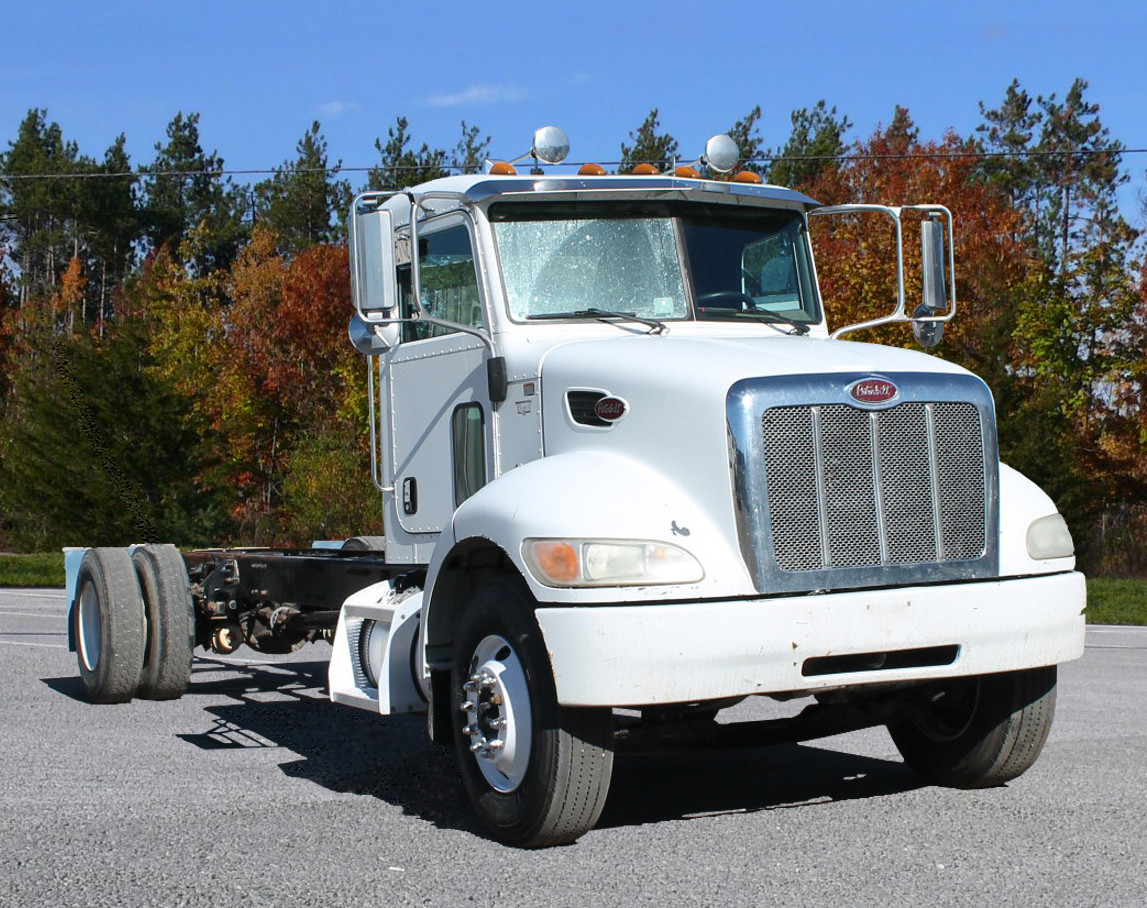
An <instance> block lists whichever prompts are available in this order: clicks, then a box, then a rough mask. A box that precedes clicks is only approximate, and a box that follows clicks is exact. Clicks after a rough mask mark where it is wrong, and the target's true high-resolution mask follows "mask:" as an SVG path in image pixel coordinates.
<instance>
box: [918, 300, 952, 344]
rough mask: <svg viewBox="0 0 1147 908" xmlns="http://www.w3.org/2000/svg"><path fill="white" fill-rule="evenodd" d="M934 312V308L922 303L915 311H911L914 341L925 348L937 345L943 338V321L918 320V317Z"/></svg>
mask: <svg viewBox="0 0 1147 908" xmlns="http://www.w3.org/2000/svg"><path fill="white" fill-rule="evenodd" d="M935 314H936V312H935V310H933V309H930V308H928V306H926V305H925V304H924V303H921V304H920V305H919V306H917V307H916V311H915V312H913V313H912V333H913V334H914V335H916V343H918V344H919V345H920V346H921V347H924V348H925V349H926V350H930V349H931V348H932V347H936V346H938V345H939V343H940V341H941V340H943V339H944V323H943V322H922V321H919V319H922V318H929V317H930V316H933V315H935Z"/></svg>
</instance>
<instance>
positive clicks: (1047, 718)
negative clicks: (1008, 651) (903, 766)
mask: <svg viewBox="0 0 1147 908" xmlns="http://www.w3.org/2000/svg"><path fill="white" fill-rule="evenodd" d="M1055 690H1056V667H1055V666H1054V665H1051V666H1047V667H1044V668H1034V669H1028V670H1025V671H1017V672H1006V673H1003V674H998V675H981V676H979V677H973V678H958V679H954V680H953V681H951V682H948V683H946V684H944V685H943V686H942V687H938V688H933V689H931V698H930V700H929V702H928V703H927V704H926V705H923V706H922V707H920V708H919V709H917V710H916V711H915V712H914V713H912V714H911V715H909V716H908V717H907V718H905V719H902V720H900V721H898V722H895V723H892V724H890V725H889V726H888V731H889V733H890V734H891V735H892V740H893V742H894V743H895V744H896V747H897V749H898V750H899V751H900V754H901V755H902V756H903V757H904V762H905V763H907V764H908V765H909V766H910V767H912V768H913V769H914V770H916V772H918V773H919V774H920V775H922V776H923V777H924V778H925V779H928V780H929V781H930V782H934V783H936V784H938V785H945V786H948V787H952V788H992V787H995V786H997V785H1003V784H1004V783H1005V782H1010V781H1011V780H1012V779H1015V778H1017V777H1018V776H1020V775H1022V774H1023V773H1025V772H1027V770H1028V769H1030V768H1031V766H1032V764H1033V763H1035V761H1036V758H1037V757H1038V756H1039V754H1040V751H1041V750H1042V749H1043V745H1044V742H1045V741H1046V740H1047V736H1048V733H1049V732H1050V731H1051V723H1052V719H1053V717H1054V716H1055Z"/></svg>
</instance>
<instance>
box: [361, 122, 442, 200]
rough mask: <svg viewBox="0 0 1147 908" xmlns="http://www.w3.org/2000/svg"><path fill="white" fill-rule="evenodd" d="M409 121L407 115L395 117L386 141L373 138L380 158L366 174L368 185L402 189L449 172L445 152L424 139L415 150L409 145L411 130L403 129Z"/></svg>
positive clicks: (379, 189)
mask: <svg viewBox="0 0 1147 908" xmlns="http://www.w3.org/2000/svg"><path fill="white" fill-rule="evenodd" d="M409 125H410V124H409V122H408V121H407V119H406V117H398V118H397V120H396V121H395V125H394V127H392V128H390V129H387V131H386V143H385V144H383V142H382V140H381V139H375V140H374V147H375V148H377V149H378V153H379V155H380V157H381V160H380V161H379V164H378V166H377V167H372V168H371V169H370V171H369V173H368V174H367V186H368V187H369V188H370V189H373V190H378V191H381V190H396V189H402V188H404V187H406V186H415V185H417V184H419V183H425V182H427V181H428V180H436V179H438V178H439V177H444V176H447V175H449V171H448V170H447V169H446V165H447V156H446V152H445V151H443V150H442V149H441V148H431V147H430V146H429V145H427V144H426V143H423V144H422V147H421V148H419V149H418V151H412V150H411V149H410V148H409V147H408V146H409V145H410V134H409V133H408V132H407V131H406V130H407V127H408V126H409ZM463 139H465V137H463Z"/></svg>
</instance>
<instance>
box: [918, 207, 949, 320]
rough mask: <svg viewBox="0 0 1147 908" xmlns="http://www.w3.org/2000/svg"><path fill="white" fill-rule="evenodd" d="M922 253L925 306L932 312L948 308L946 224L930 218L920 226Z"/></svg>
mask: <svg viewBox="0 0 1147 908" xmlns="http://www.w3.org/2000/svg"><path fill="white" fill-rule="evenodd" d="M920 253H921V261H922V263H923V271H924V305H925V306H927V307H928V308H929V309H931V310H932V312H934V313H935V312H943V311H945V310H946V309H947V308H948V294H947V290H946V288H947V284H946V282H945V281H944V262H945V258H944V222H943V221H941V220H939V219H938V218H929V219H928V220H926V221H924V223H923V224H921V225H920Z"/></svg>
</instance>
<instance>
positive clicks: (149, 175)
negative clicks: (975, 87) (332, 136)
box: [0, 148, 1147, 182]
mask: <svg viewBox="0 0 1147 908" xmlns="http://www.w3.org/2000/svg"><path fill="white" fill-rule="evenodd" d="M1141 154H1147V148H1121V149H1118V150H1112V149H1102V150H1100V149H1078V150H1074V151H1046V150H1032V151H936V152H911V151H910V152H903V153H900V154H840V155H831V154H825V155H758V156H757V157H754V158H749V159H747V160H746V161H745V163H746V164H772V163H775V162H777V161H786V162H802V161H809V162H812V161H839V162H841V163H846V162H850V161H927V160H966V159H968V158H982V159H986V158H997V159H1002V158H1017V159H1019V158H1093V157H1112V158H1119V157H1122V156H1123V155H1141ZM585 163H588V162H585V161H577V162H567V164H566V166H569V167H579V166H581V165H582V164H585ZM593 163H596V164H602V165H603V166H606V167H618V166H620V165H621V164H623V163H626V162H624V161H604V162H602V161H595V162H593ZM661 163H670V162H665V161H663V162H661ZM427 170H445V171H450V172H458V173H462V172H464V170H465V168H464V167H463V165H461V164H401V165H392V166H387V167H382V166H373V167H345V166H341V165H340V166H337V167H289V168H283V167H271V168H250V169H229V168H221V169H218V170H155V171H142V170H127V171H119V172H115V173H103V172H99V171H95V172H93V171H87V172H82V173H12V174H4V173H0V181H10V182H20V181H26V180H94V179H104V180H122V179H129V180H131V181H132V182H139V181H142V180H150V179H155V178H157V177H175V178H183V179H186V178H189V177H202V176H206V177H213V178H221V177H233V176H274V175H283V176H294V175H296V174H299V175H302V174H324V175H326V174H339V173H372V172H373V173H419V172H422V171H427Z"/></svg>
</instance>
